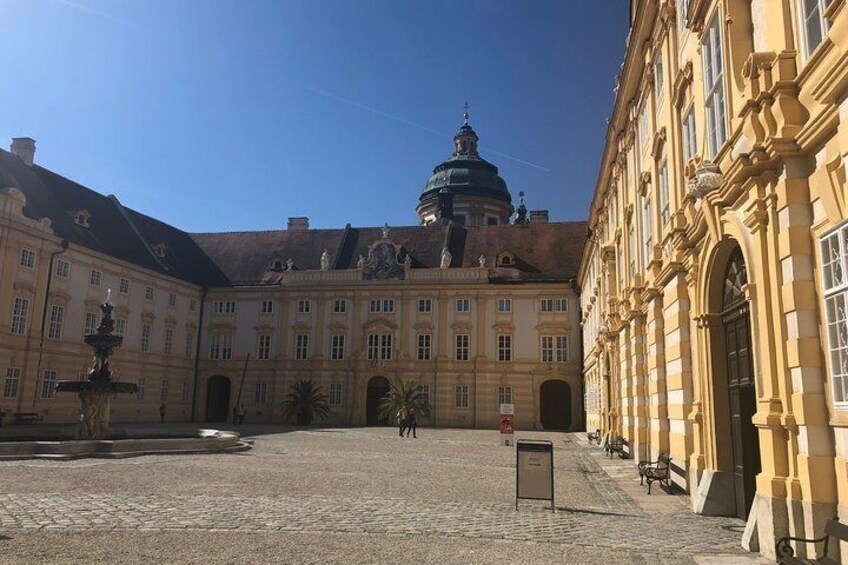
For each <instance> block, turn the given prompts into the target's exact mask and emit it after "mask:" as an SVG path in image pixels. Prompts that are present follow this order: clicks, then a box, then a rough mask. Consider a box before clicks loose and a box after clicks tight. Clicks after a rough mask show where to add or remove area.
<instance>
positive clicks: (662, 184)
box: [657, 153, 671, 226]
mask: <svg viewBox="0 0 848 565" xmlns="http://www.w3.org/2000/svg"><path fill="white" fill-rule="evenodd" d="M657 176H658V177H659V178H658V182H657V184H658V185H659V186H658V189H659V193H660V222H661V224H660V225H662V226H665V225H666V224H667V223H668V222H669V221H670V220H671V201H670V200H669V197H670V195H669V192H668V159H667V158H666V156H665V153H663V155H662V157H661V158H660V164H659V167H658V168H657Z"/></svg>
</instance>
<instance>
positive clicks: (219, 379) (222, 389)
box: [206, 375, 230, 422]
mask: <svg viewBox="0 0 848 565" xmlns="http://www.w3.org/2000/svg"><path fill="white" fill-rule="evenodd" d="M229 410H230V379H229V377H225V376H224V375H214V376H212V377H209V381H208V382H207V384H206V421H207V422H226V421H227V417H228V416H229Z"/></svg>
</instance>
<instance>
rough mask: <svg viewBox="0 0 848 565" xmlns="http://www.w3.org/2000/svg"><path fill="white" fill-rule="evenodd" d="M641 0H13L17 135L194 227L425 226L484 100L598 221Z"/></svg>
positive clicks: (47, 155) (516, 141)
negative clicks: (426, 192)
mask: <svg viewBox="0 0 848 565" xmlns="http://www.w3.org/2000/svg"><path fill="white" fill-rule="evenodd" d="M628 6H629V1H628V0H602V1H599V0H552V1H544V0H528V1H520V2H519V1H510V2H506V1H503V2H502V1H496V0H468V1H464V2H455V1H454V2H448V1H444V2H442V1H426V2H425V1H412V0H409V1H401V0H373V1H372V0H355V1H354V0H346V1H341V0H302V1H294V0H285V1H275V2H265V1H260V0H242V1H236V0H230V1H226V2H225V1H217V0H208V1H202V2H201V1H200V0H191V1H190V0H164V1H160V0H144V1H142V2H138V1H132V0H0V37H2V38H3V46H2V47H0V69H3V72H2V75H3V76H2V80H0V143H2V144H3V146H5V147H6V148H8V143H9V141H10V139H11V138H12V137H17V136H29V137H33V138H34V139H36V141H37V152H36V161H37V162H38V163H39V164H41V165H42V166H45V167H47V168H49V169H51V170H54V171H56V172H58V173H60V174H63V175H65V176H67V177H69V178H71V179H73V180H75V181H77V182H80V183H82V184H84V185H86V186H89V187H91V188H93V189H95V190H98V191H100V192H103V193H105V194H115V195H117V196H118V198H119V199H120V200H121V202H123V203H124V204H125V205H127V206H130V207H132V208H135V209H136V210H139V211H141V212H144V213H147V214H150V215H152V216H154V217H156V218H159V219H162V220H164V221H167V222H169V223H171V224H173V225H175V226H177V227H179V228H181V229H184V230H186V231H238V230H253V229H279V228H282V227H284V226H285V223H286V219H287V218H288V217H289V216H299V215H304V216H309V218H310V220H311V225H312V226H313V227H323V228H330V227H342V226H343V225H344V224H345V223H346V222H350V223H352V224H353V225H355V226H366V225H382V224H383V223H389V224H391V225H414V224H415V223H416V222H417V217H416V215H415V205H416V204H417V199H418V195H419V194H420V191H421V188H422V186H423V185H424V182H425V181H426V180H427V178H428V177H429V175H430V173H431V171H432V169H433V167H434V166H436V165H437V164H438V163H440V162H441V161H443V160H444V159H446V158H447V157H448V156H450V154H451V151H452V141H451V138H452V136H453V134H454V133H455V132H456V130H457V128H458V127H459V125H460V124H461V121H462V105H463V103H465V102H466V101H467V102H468V103H469V105H470V110H471V124H472V125H473V126H474V128H475V129H476V131H477V133H478V135H479V136H480V153H481V155H482V156H483V157H484V158H486V159H488V160H489V161H491V162H493V163H494V164H496V165H497V166H498V167H499V168H500V171H501V175H502V176H503V177H504V178H505V179H506V181H507V183H508V184H509V187H510V191H511V192H512V194H513V198H514V200H515V201H516V202H517V200H518V192H519V191H520V190H523V191H525V192H526V193H527V204H528V207H529V208H531V209H540V208H547V209H550V211H551V219H552V220H575V219H583V218H585V216H586V214H587V210H588V203H589V200H590V198H591V195H592V191H593V189H594V183H595V180H596V178H597V173H598V162H599V159H600V157H601V152H602V150H603V142H604V135H605V131H606V126H605V118H606V117H607V116H609V114H610V112H611V110H612V104H613V100H614V95H613V84H614V83H613V79H614V76H615V75H616V73H617V72H618V68H619V65H620V63H621V60H622V56H623V54H624V40H625V36H626V33H627V19H628Z"/></svg>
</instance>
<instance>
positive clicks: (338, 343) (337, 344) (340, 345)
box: [330, 334, 345, 361]
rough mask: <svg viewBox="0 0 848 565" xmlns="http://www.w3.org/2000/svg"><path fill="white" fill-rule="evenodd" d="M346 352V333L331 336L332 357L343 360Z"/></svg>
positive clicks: (332, 358)
mask: <svg viewBox="0 0 848 565" xmlns="http://www.w3.org/2000/svg"><path fill="white" fill-rule="evenodd" d="M344 354H345V336H344V334H334V335H333V336H332V337H331V338H330V359H331V360H333V361H341V360H343V359H344Z"/></svg>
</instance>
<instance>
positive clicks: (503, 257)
mask: <svg viewBox="0 0 848 565" xmlns="http://www.w3.org/2000/svg"><path fill="white" fill-rule="evenodd" d="M513 266H515V254H514V253H510V252H509V251H503V252H501V253H499V254H498V267H513Z"/></svg>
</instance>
